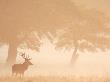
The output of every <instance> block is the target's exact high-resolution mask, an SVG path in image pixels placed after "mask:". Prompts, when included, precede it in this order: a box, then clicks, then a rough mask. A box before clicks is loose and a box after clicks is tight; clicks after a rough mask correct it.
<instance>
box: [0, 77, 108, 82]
mask: <svg viewBox="0 0 110 82" xmlns="http://www.w3.org/2000/svg"><path fill="white" fill-rule="evenodd" d="M0 82H110V78H109V77H98V76H91V77H90V76H89V77H84V76H77V77H76V76H68V77H63V76H62V77H58V76H36V77H35V76H34V77H24V78H19V77H16V78H15V77H13V78H12V77H0Z"/></svg>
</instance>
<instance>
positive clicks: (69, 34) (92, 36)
mask: <svg viewBox="0 0 110 82" xmlns="http://www.w3.org/2000/svg"><path fill="white" fill-rule="evenodd" d="M80 17H81V18H80V19H79V21H77V22H73V23H71V24H70V26H69V27H66V28H64V29H63V30H61V31H60V32H61V33H60V34H59V35H58V36H59V38H58V41H57V42H56V48H63V47H65V48H69V49H74V51H73V55H72V58H71V63H74V62H75V60H76V59H77V57H78V53H77V51H78V50H79V51H81V52H83V51H85V50H88V51H91V52H94V51H97V50H98V49H100V50H106V49H110V27H109V25H108V24H109V18H108V17H106V15H104V14H103V13H101V12H99V11H95V10H81V12H80Z"/></svg>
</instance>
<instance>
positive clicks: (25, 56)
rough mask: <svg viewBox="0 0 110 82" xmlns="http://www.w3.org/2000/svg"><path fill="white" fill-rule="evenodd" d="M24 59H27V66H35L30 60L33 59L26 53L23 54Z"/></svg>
mask: <svg viewBox="0 0 110 82" xmlns="http://www.w3.org/2000/svg"><path fill="white" fill-rule="evenodd" d="M21 56H22V58H23V59H25V62H24V63H25V64H27V65H33V64H32V63H31V62H30V60H31V59H32V58H29V55H26V54H25V53H22V55H21Z"/></svg>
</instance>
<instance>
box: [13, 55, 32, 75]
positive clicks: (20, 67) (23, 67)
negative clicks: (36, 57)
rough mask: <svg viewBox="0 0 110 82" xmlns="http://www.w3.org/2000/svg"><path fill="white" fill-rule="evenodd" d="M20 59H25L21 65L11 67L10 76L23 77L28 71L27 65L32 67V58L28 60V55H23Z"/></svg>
mask: <svg viewBox="0 0 110 82" xmlns="http://www.w3.org/2000/svg"><path fill="white" fill-rule="evenodd" d="M21 56H22V58H23V59H25V61H24V62H23V63H22V64H14V65H13V66H12V75H14V74H15V75H16V76H17V75H18V74H19V75H20V77H22V76H24V72H25V71H26V70H27V69H28V67H29V65H33V64H32V63H31V62H30V60H31V59H32V58H29V55H27V56H26V55H25V53H23V54H22V55H21Z"/></svg>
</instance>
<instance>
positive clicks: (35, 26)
mask: <svg viewBox="0 0 110 82" xmlns="http://www.w3.org/2000/svg"><path fill="white" fill-rule="evenodd" d="M77 12H78V9H77V8H76V6H75V5H74V4H73V3H72V2H71V1H68V0H0V41H1V42H3V43H6V44H8V45H9V51H8V58H7V62H8V63H11V64H12V63H14V62H15V60H16V54H17V48H18V46H19V45H20V44H23V43H24V42H26V43H28V46H29V45H30V43H33V40H34V39H30V38H33V35H32V36H31V34H30V33H32V32H33V31H36V32H37V36H38V37H41V36H42V34H44V35H46V36H47V37H49V38H51V37H50V34H52V35H55V34H56V32H55V31H56V30H57V29H59V28H60V27H65V26H67V25H68V24H69V23H70V22H72V20H73V17H76V18H77V14H78V13H77ZM74 19H75V18H74ZM29 36H31V37H29ZM34 37H36V36H34ZM36 41H37V45H38V46H39V45H40V42H39V40H38V39H37V40H36ZM31 45H32V44H31Z"/></svg>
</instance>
